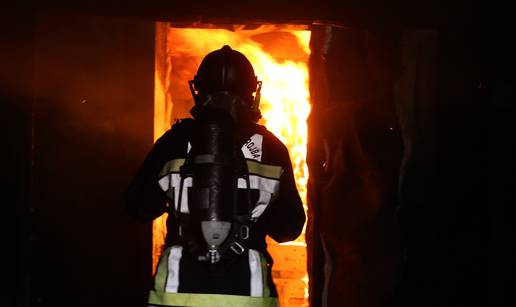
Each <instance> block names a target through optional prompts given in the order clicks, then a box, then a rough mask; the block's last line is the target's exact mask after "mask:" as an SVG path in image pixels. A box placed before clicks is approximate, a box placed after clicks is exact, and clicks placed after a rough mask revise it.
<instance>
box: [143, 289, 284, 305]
mask: <svg viewBox="0 0 516 307" xmlns="http://www.w3.org/2000/svg"><path fill="white" fill-rule="evenodd" d="M148 303H149V304H155V305H162V306H185V307H278V306H279V304H278V299H277V298H276V297H255V296H242V295H225V294H198V293H169V292H163V291H151V292H150V294H149V301H148Z"/></svg>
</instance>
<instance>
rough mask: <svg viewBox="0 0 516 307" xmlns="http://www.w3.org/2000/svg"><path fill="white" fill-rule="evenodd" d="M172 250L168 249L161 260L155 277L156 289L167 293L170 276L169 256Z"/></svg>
mask: <svg viewBox="0 0 516 307" xmlns="http://www.w3.org/2000/svg"><path fill="white" fill-rule="evenodd" d="M169 254H170V248H167V249H166V250H165V252H164V253H163V255H161V258H160V259H159V263H158V268H157V269H156V277H154V289H156V290H161V291H165V283H166V281H167V275H168V255H169Z"/></svg>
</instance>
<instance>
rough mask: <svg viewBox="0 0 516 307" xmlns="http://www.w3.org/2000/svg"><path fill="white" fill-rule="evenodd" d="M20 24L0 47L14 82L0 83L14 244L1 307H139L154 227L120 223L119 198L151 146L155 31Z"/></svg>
mask: <svg viewBox="0 0 516 307" xmlns="http://www.w3.org/2000/svg"><path fill="white" fill-rule="evenodd" d="M27 16H28V17H27V18H21V17H24V16H21V15H18V16H15V17H13V18H12V19H11V21H12V23H11V25H12V27H11V28H10V29H9V30H10V31H9V30H6V32H7V33H13V36H14V37H9V36H8V38H9V39H8V40H7V44H6V45H2V50H6V51H5V52H3V54H2V55H3V56H4V54H5V57H8V59H7V61H6V63H10V65H9V66H7V69H8V70H9V71H10V72H11V75H13V76H14V78H16V79H15V80H17V81H19V82H18V83H17V84H16V86H17V87H15V86H14V85H13V84H12V82H10V80H11V79H12V78H2V81H4V79H7V80H8V81H9V82H10V83H9V82H2V90H3V92H2V98H3V101H2V117H5V120H6V124H7V126H8V127H7V128H6V130H7V131H8V133H9V135H8V147H7V148H8V149H9V150H10V152H9V157H8V158H10V159H9V160H7V161H9V163H10V164H11V163H13V162H14V164H11V165H9V166H8V168H7V169H8V174H9V175H12V174H15V175H16V176H14V177H12V176H9V177H10V178H9V180H10V182H11V184H10V186H9V187H10V188H9V189H13V191H10V192H9V195H10V196H12V199H13V201H14V202H13V203H10V204H9V205H10V206H12V210H10V212H9V211H8V213H16V214H17V215H16V216H14V218H12V219H11V222H9V223H10V224H9V228H11V229H13V228H14V229H15V230H18V231H16V233H17V235H19V236H20V237H21V239H20V240H12V241H9V242H13V244H10V246H9V247H11V245H12V246H13V247H14V248H13V250H14V253H13V254H12V256H11V257H9V262H8V265H9V264H12V266H10V265H9V267H12V270H11V275H10V277H12V278H3V279H4V280H9V279H10V280H11V281H16V282H6V283H7V284H8V285H9V287H10V288H8V291H6V296H9V299H10V301H9V305H7V306H28V305H30V306H64V305H74V306H141V305H142V304H143V302H144V300H145V296H146V291H147V290H148V287H149V286H150V275H151V274H150V272H151V225H150V224H147V225H142V224H139V223H136V222H134V221H132V220H131V219H130V218H129V217H128V216H127V215H126V213H125V211H124V203H123V193H124V190H125V188H126V186H127V184H128V182H129V180H130V179H131V177H132V175H133V174H134V173H135V171H136V168H137V167H138V166H139V164H140V163H141V161H142V160H143V158H144V157H145V155H146V153H147V152H148V150H149V149H150V147H151V146H152V141H153V135H152V132H153V92H154V90H153V80H154V23H153V22H151V21H140V20H139V19H137V18H133V19H124V18H121V17H120V18H118V17H117V18H115V17H102V16H100V15H88V14H78V13H77V14H70V13H69V14H59V13H55V14H50V13H48V14H43V13H40V14H37V15H36V14H27ZM4 42H5V41H3V42H2V43H4ZM20 42H21V43H22V44H23V45H20ZM3 69H4V67H3ZM20 70H21V71H20ZM19 84H21V86H18V85H19ZM13 88H14V89H13ZM15 90H16V91H15ZM4 161H5V160H4ZM11 161H13V162H11ZM11 186H12V187H11ZM11 216H12V215H11ZM9 250H10V249H9ZM2 289H4V288H3V287H2ZM11 290H12V291H11ZM2 291H4V290H2ZM2 305H3V306H4V302H2Z"/></svg>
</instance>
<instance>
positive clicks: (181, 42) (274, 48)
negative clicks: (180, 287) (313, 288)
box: [153, 25, 310, 306]
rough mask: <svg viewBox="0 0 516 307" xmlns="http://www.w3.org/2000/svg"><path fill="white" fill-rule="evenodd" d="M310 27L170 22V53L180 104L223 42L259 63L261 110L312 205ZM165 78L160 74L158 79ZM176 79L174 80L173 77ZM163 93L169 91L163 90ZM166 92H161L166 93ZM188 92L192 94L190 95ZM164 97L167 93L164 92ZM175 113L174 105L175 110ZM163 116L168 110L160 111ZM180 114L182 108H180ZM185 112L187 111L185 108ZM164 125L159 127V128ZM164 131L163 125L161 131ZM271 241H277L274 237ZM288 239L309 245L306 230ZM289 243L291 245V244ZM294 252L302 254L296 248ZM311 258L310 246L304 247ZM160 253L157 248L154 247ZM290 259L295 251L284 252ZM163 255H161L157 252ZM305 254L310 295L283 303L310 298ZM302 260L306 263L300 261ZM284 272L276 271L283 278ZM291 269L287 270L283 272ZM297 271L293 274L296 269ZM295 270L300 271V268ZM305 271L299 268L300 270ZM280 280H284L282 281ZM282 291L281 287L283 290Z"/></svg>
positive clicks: (158, 241) (158, 226) (157, 238)
mask: <svg viewBox="0 0 516 307" xmlns="http://www.w3.org/2000/svg"><path fill="white" fill-rule="evenodd" d="M309 40H310V31H308V30H306V29H300V28H299V27H297V28H296V27H278V26H271V25H268V26H260V27H258V28H256V29H253V30H246V29H245V28H243V27H242V28H233V29H232V30H225V29H206V28H203V29H200V28H173V27H167V48H166V49H167V54H168V56H169V57H170V58H172V59H181V61H178V62H177V63H176V62H174V61H172V64H171V67H172V68H171V70H172V75H173V77H171V78H177V79H178V80H181V82H182V84H184V88H181V89H179V88H178V91H179V92H181V93H177V94H176V95H175V97H177V98H174V95H172V97H171V100H172V104H173V108H176V100H178V101H179V100H181V99H189V93H188V92H187V90H188V88H187V83H186V81H187V80H190V79H191V78H192V77H193V75H194V74H195V71H196V69H197V67H198V65H199V64H200V62H201V60H202V58H203V57H204V56H205V55H206V54H208V53H209V52H211V51H213V50H216V49H220V48H221V47H222V46H223V45H230V46H231V48H233V49H235V50H238V51H240V52H242V53H243V54H244V55H245V56H246V57H247V58H248V59H249V60H250V61H251V63H252V64H253V67H254V69H255V73H256V75H257V76H258V79H259V80H261V81H263V87H262V99H261V104H260V110H261V112H262V116H263V118H262V120H261V123H262V124H264V125H265V126H266V127H267V129H269V130H270V131H271V132H273V133H274V134H275V135H276V136H277V137H278V138H279V139H280V140H281V141H282V142H283V143H284V144H285V145H286V146H287V148H288V149H289V153H290V158H291V161H292V166H293V169H294V175H295V179H296V183H297V188H298V190H299V193H300V195H301V198H302V200H303V204H304V206H305V210H306V184H307V180H308V168H307V166H306V142H307V126H306V120H307V117H308V114H309V112H310V103H309V98H310V97H309V90H308V65H307V63H308V57H309V55H310V48H309ZM157 81H159V80H157ZM171 82H173V80H172V81H171ZM160 95H161V96H163V94H160ZM161 96H160V97H161ZM186 97H188V98H186ZM161 98H162V97H161ZM172 113H174V111H172ZM156 115H157V116H161V117H162V116H163V114H156ZM176 115H177V113H176ZM182 116H184V114H182ZM158 130H159V129H158ZM156 133H157V135H156V136H159V135H161V134H162V133H163V132H162V131H156ZM163 224H164V223H163V220H158V221H156V222H155V226H154V230H153V231H154V234H155V235H154V243H153V245H154V246H155V247H156V249H155V251H156V250H158V249H159V248H161V246H162V244H163V243H162V240H163V238H162V234H163ZM268 243H269V246H271V245H275V242H272V240H271V239H268ZM282 245H288V246H292V247H303V246H306V244H305V243H304V235H301V236H300V237H299V238H298V239H297V240H296V241H295V242H289V243H285V244H282ZM285 248H287V247H285ZM278 253H282V252H281V247H280V249H276V255H275V252H274V251H271V254H272V256H273V258H275V269H277V266H278V265H280V263H281V261H280V260H277V259H276V258H277V257H279V256H278ZM294 253H297V254H299V252H298V251H296V250H294ZM303 255H304V256H300V257H301V258H303V257H305V258H306V251H304V253H303ZM154 256H157V255H156V252H154ZM281 256H282V257H284V258H285V257H286V258H289V260H292V261H294V260H295V259H290V258H291V257H295V256H292V255H289V256H288V257H287V256H283V255H281ZM155 258H156V260H157V257H155ZM304 261H305V260H304V259H301V260H300V259H297V261H294V262H297V265H298V266H299V265H301V266H302V268H303V272H304V273H303V274H302V275H301V276H299V277H300V278H299V279H300V280H301V281H302V282H303V283H304V284H305V289H304V290H305V292H304V293H303V295H302V296H303V298H304V301H303V302H300V301H299V300H297V301H296V300H292V299H290V300H288V297H287V298H285V297H283V298H282V305H284V306H286V305H290V304H296V305H297V306H299V305H303V304H306V294H305V293H306V282H307V277H306V270H304V267H305V263H304ZM299 262H301V263H299ZM281 270H282V269H281V267H280V268H279V271H278V272H280V273H278V274H276V275H275V276H274V274H273V277H275V279H278V278H282V276H281ZM283 275H285V274H283ZM291 275H292V274H291ZM294 275H295V274H294ZM298 275H299V274H298ZM276 283H277V284H278V282H276ZM280 295H281V293H280Z"/></svg>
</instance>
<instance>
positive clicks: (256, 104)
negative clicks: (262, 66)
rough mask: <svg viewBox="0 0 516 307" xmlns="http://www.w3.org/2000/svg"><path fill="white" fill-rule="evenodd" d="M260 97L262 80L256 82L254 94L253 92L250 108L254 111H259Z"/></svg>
mask: <svg viewBox="0 0 516 307" xmlns="http://www.w3.org/2000/svg"><path fill="white" fill-rule="evenodd" d="M261 98H262V81H257V82H256V94H254V100H253V104H252V105H251V110H253V111H254V112H260V99H261Z"/></svg>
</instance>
